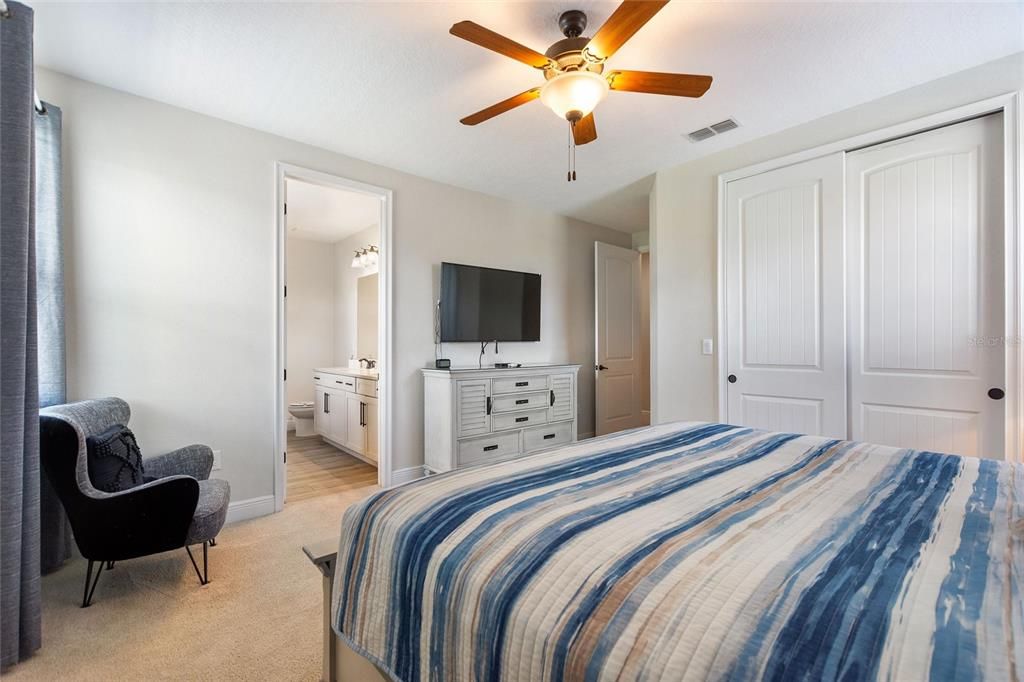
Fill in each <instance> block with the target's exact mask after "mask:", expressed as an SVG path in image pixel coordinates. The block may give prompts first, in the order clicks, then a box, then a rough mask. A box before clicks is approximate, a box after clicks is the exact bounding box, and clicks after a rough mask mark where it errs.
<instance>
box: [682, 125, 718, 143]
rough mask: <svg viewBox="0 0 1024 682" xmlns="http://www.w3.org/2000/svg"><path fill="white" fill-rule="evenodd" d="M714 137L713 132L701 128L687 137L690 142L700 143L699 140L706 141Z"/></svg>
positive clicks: (709, 129)
mask: <svg viewBox="0 0 1024 682" xmlns="http://www.w3.org/2000/svg"><path fill="white" fill-rule="evenodd" d="M714 136H715V131H714V130H712V129H711V128H701V129H700V130H694V131H693V132H692V133H690V134H689V136H688V137H689V138H690V142H700V141H701V140H706V139H708V138H709V137H714Z"/></svg>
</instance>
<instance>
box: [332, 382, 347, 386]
mask: <svg viewBox="0 0 1024 682" xmlns="http://www.w3.org/2000/svg"><path fill="white" fill-rule="evenodd" d="M334 383H336V384H341V385H342V386H345V385H346V384H345V382H344V381H335V382H334Z"/></svg>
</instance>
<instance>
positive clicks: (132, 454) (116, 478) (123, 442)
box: [85, 424, 146, 493]
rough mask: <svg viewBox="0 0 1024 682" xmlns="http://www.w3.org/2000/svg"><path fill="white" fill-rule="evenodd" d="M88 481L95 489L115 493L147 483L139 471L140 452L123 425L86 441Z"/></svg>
mask: <svg viewBox="0 0 1024 682" xmlns="http://www.w3.org/2000/svg"><path fill="white" fill-rule="evenodd" d="M85 448H86V454H87V457H88V464H89V480H90V481H92V484H93V486H94V487H95V488H96V489H97V490H102V491H104V492H108V493H116V492H120V491H122V490H128V489H130V488H134V487H135V486H138V485H142V484H143V483H145V482H146V478H145V473H144V472H143V470H142V452H141V451H140V450H139V444H138V442H136V440H135V434H134V433H132V431H131V429H129V428H128V427H127V426H125V425H124V424H115V425H114V426H111V427H110V428H108V429H107V430H106V431H104V432H103V433H100V434H97V435H95V436H89V437H88V438H86V439H85Z"/></svg>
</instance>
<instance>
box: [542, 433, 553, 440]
mask: <svg viewBox="0 0 1024 682" xmlns="http://www.w3.org/2000/svg"><path fill="white" fill-rule="evenodd" d="M554 437H555V434H553V433H549V434H547V435H545V436H544V440H551V439H552V438H554Z"/></svg>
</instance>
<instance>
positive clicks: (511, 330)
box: [441, 263, 540, 341]
mask: <svg viewBox="0 0 1024 682" xmlns="http://www.w3.org/2000/svg"><path fill="white" fill-rule="evenodd" d="M441 341H540V275H536V274H532V273H529V272H513V271H511V270H495V269H494V268H478V267H475V266H472V265H457V264H455V263H441Z"/></svg>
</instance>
